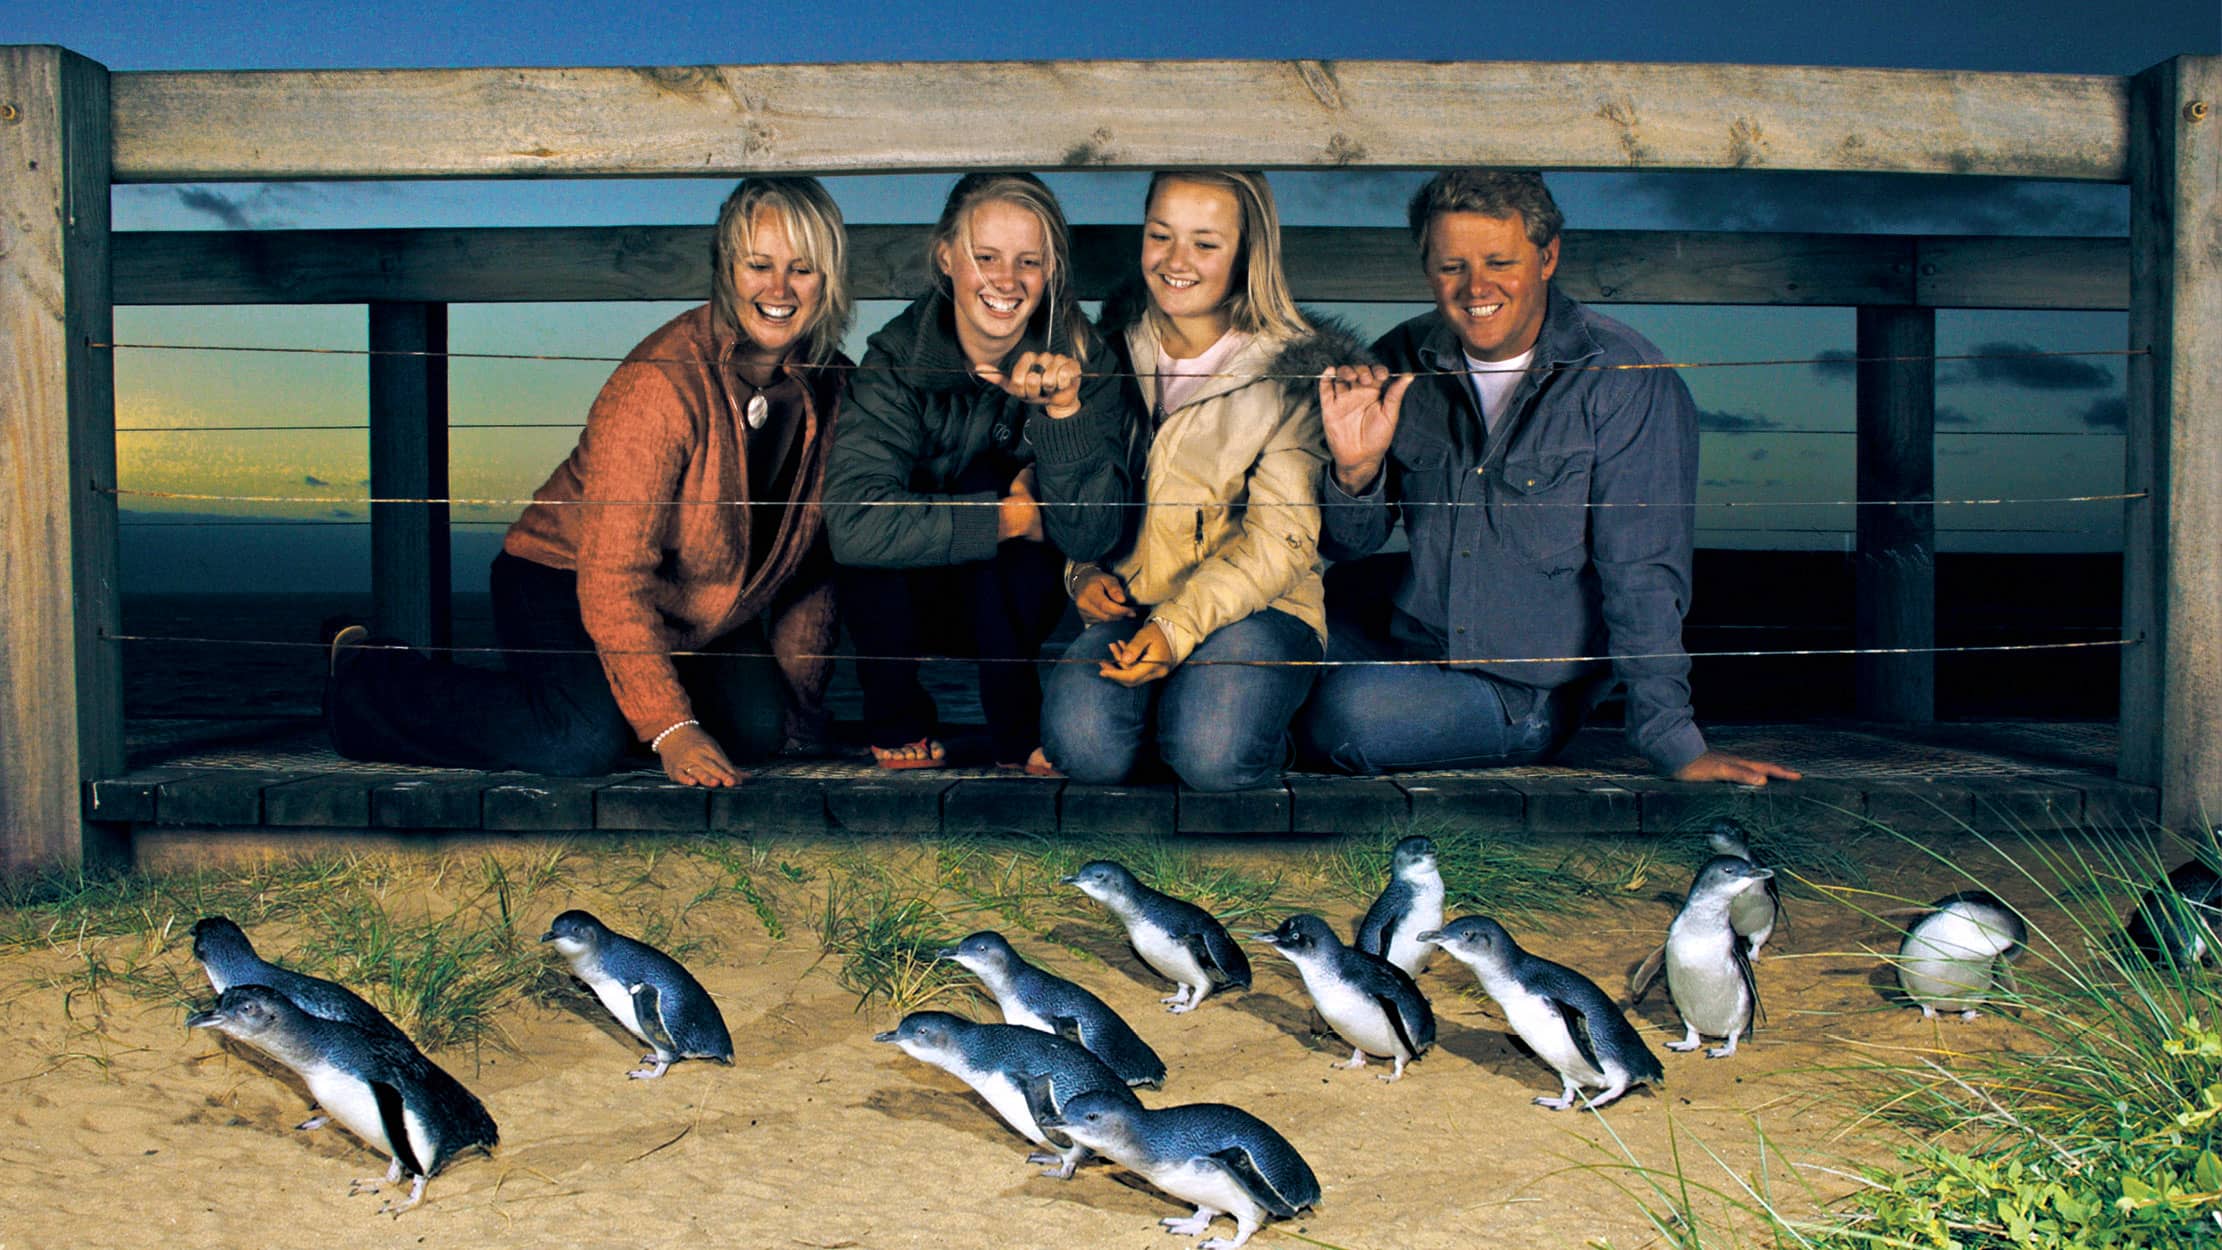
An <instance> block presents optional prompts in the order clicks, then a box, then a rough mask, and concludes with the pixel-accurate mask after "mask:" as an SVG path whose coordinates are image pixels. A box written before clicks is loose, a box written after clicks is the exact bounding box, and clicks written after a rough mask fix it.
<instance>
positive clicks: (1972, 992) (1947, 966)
mask: <svg viewBox="0 0 2222 1250" xmlns="http://www.w3.org/2000/svg"><path fill="white" fill-rule="evenodd" d="M2028 941H2029V929H2028V926H2026V925H2024V924H2023V923H2022V919H2021V916H2020V915H2019V914H2018V913H2016V912H2015V911H2014V909H2013V908H2011V907H2008V906H2007V905H2006V904H2005V903H2003V902H2001V901H2000V900H1999V899H1998V897H1997V896H1996V895H1994V894H1989V893H1986V892H1984V891H1982V890H1963V891H1961V892H1959V893H1957V894H1947V895H1945V896H1944V897H1943V898H1940V899H1938V900H1937V901H1936V902H1935V903H1933V904H1931V905H1930V911H1929V914H1928V915H1926V916H1923V917H1922V918H1921V919H1919V920H1916V921H1914V922H1913V925H1912V927H1910V928H1908V929H1907V930H1906V936H1905V940H1904V941H1901V942H1900V943H1899V944H1898V960H1897V963H1898V985H1899V987H1900V988H1901V989H1903V990H1905V992H1906V997H1907V998H1909V999H1912V1000H1913V1001H1914V1002H1915V1003H1916V1004H1918V1005H1919V1006H1920V1008H1921V1017H1922V1018H1923V1019H1925V1020H1934V1019H1936V1016H1937V1009H1938V1008H1940V1007H1941V1008H1943V1009H1945V1010H1947V1011H1958V1012H1959V1013H1960V1019H1962V1020H1973V1019H1974V1018H1975V1017H1976V1016H1977V1015H1978V1014H1979V1013H1978V1012H1977V1011H1976V1008H1977V1007H1978V1006H1980V1005H1982V1004H1983V1003H1984V1002H1986V1001H1988V999H1989V997H1990V993H1991V987H1992V986H1993V985H1994V984H1998V983H2004V985H2005V988H2006V989H2008V990H2009V991H2011V989H2012V981H2013V969H2012V965H2011V964H2009V963H2008V961H2009V960H2011V959H2012V958H2013V957H2014V956H2015V955H2016V954H2019V953H2020V951H2021V948H2022V947H2023V946H2024V945H2025V944H2026V943H2027V942H2028Z"/></svg>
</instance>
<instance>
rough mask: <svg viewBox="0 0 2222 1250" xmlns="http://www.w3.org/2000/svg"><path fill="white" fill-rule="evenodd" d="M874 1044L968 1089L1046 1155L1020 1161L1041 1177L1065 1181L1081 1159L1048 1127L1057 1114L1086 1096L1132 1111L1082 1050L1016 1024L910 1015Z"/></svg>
mask: <svg viewBox="0 0 2222 1250" xmlns="http://www.w3.org/2000/svg"><path fill="white" fill-rule="evenodd" d="M872 1040H873V1041H875V1042H892V1043H893V1044H895V1045H896V1046H899V1047H901V1048H902V1051H903V1053H904V1054H906V1055H909V1056H910V1057H911V1058H913V1059H917V1060H919V1061H921V1062H924V1063H930V1064H932V1065H933V1066H935V1067H937V1068H940V1069H941V1070H942V1071H944V1072H947V1073H948V1074H949V1075H951V1076H953V1077H955V1078H957V1079H958V1080H960V1081H963V1082H964V1083H965V1084H967V1085H969V1086H971V1087H972V1091H973V1092H974V1093H976V1094H978V1095H979V1096H980V1097H982V1098H984V1099H986V1100H987V1104H988V1106H989V1107H991V1108H993V1109H994V1111H995V1114H997V1115H999V1116H1001V1117H1002V1118H1003V1122H1004V1123H1005V1124H1008V1125H1010V1126H1011V1127H1012V1128H1014V1129H1016V1130H1018V1133H1019V1135H1020V1136H1022V1137H1024V1138H1025V1139H1026V1140H1028V1141H1030V1142H1033V1143H1034V1144H1035V1145H1037V1146H1047V1147H1048V1148H1049V1150H1048V1152H1046V1153H1044V1152H1037V1153H1034V1154H1030V1155H1028V1156H1026V1161H1027V1162H1028V1163H1054V1164H1056V1165H1057V1166H1056V1167H1054V1168H1051V1169H1049V1170H1048V1171H1046V1172H1044V1173H1042V1175H1044V1176H1053V1177H1056V1178H1057V1179H1058V1180H1069V1179H1071V1178H1072V1173H1073V1169H1074V1168H1077V1167H1079V1166H1080V1164H1081V1162H1082V1161H1083V1160H1085V1159H1086V1158H1087V1157H1088V1147H1086V1146H1083V1145H1080V1144H1078V1143H1076V1142H1074V1141H1073V1140H1072V1139H1071V1138H1069V1137H1067V1136H1066V1135H1065V1134H1063V1133H1062V1132H1059V1131H1058V1130H1057V1129H1055V1128H1054V1127H1045V1121H1046V1122H1048V1124H1051V1125H1054V1124H1055V1122H1056V1114H1057V1111H1058V1109H1059V1108H1061V1107H1064V1106H1066V1105H1067V1104H1069V1103H1071V1102H1072V1101H1073V1100H1074V1099H1076V1098H1079V1097H1081V1096H1083V1095H1087V1094H1097V1095H1101V1096H1102V1097H1104V1098H1105V1099H1106V1100H1108V1101H1109V1102H1112V1103H1124V1104H1127V1105H1132V1106H1135V1107H1139V1106H1141V1105H1142V1104H1141V1103H1139V1102H1136V1101H1135V1098H1134V1094H1133V1092H1132V1091H1131V1090H1129V1089H1127V1087H1126V1082H1125V1081H1122V1080H1120V1079H1119V1076H1118V1074H1117V1073H1115V1072H1113V1071H1112V1070H1111V1069H1109V1068H1107V1067H1105V1066H1103V1061H1102V1060H1100V1059H1097V1058H1096V1057H1095V1056H1094V1055H1091V1054H1089V1053H1088V1052H1087V1051H1086V1050H1084V1049H1082V1048H1081V1047H1080V1045H1079V1044H1078V1043H1075V1042H1068V1041H1066V1040H1065V1039H1064V1038H1061V1037H1058V1036H1056V1035H1054V1034H1050V1033H1044V1032H1042V1031H1041V1030H1040V1029H1029V1028H1026V1027H1024V1026H1022V1025H1016V1024H975V1023H973V1022H972V1021H970V1020H967V1019H965V1018H964V1017H962V1016H953V1015H951V1014H949V1013H948V1012H946V1011H914V1012H912V1013H910V1014H909V1015H907V1016H904V1017H903V1019H902V1023H900V1024H898V1025H896V1026H895V1028H894V1029H892V1030H890V1031H888V1032H886V1033H876V1034H874V1035H873V1036H872Z"/></svg>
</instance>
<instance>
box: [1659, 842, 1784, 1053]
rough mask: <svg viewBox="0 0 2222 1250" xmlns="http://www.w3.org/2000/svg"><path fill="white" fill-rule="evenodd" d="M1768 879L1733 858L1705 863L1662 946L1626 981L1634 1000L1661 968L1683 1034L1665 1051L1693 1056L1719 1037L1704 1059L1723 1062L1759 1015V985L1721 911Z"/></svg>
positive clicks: (1762, 871) (1771, 873)
mask: <svg viewBox="0 0 2222 1250" xmlns="http://www.w3.org/2000/svg"><path fill="white" fill-rule="evenodd" d="M1773 876H1774V870H1773V869H1771V868H1761V867H1759V866H1757V865H1755V864H1753V863H1752V862H1751V861H1750V860H1748V859H1742V858H1739V857H1737V856H1734V855H1715V856H1714V857H1713V858H1711V859H1709V860H1707V861H1705V864H1704V866H1703V867H1701V868H1699V869H1698V870H1697V877H1696V879H1695V880H1693V881H1691V882H1690V892H1689V896H1688V897H1687V898H1686V899H1685V900H1684V901H1683V903H1682V910H1681V911H1680V912H1679V913H1677V914H1676V915H1675V917H1674V922H1673V923H1672V924H1670V925H1668V926H1667V940H1666V945H1665V946H1662V947H1661V948H1659V949H1658V950H1656V951H1654V952H1652V954H1651V956H1650V958H1648V959H1646V960H1644V962H1643V966H1642V967H1640V968H1638V969H1637V970H1636V972H1635V975H1634V976H1633V977H1631V978H1630V979H1629V988H1630V989H1631V990H1632V991H1634V993H1635V995H1636V997H1637V998H1638V999H1641V998H1642V997H1643V994H1644V992H1645V991H1646V990H1648V989H1650V987H1651V982H1652V980H1653V979H1654V978H1656V977H1657V976H1658V974H1659V972H1660V970H1661V968H1662V967H1663V968H1664V970H1665V972H1666V981H1667V993H1668V994H1669V995H1670V996H1671V997H1672V998H1673V999H1674V1009H1675V1010H1676V1011H1678V1012H1680V1013H1681V1015H1682V1024H1683V1027H1684V1028H1685V1029H1686V1030H1687V1032H1686V1033H1685V1034H1684V1036H1683V1038H1682V1040H1681V1041H1679V1042H1668V1043H1667V1044H1666V1047H1667V1049H1668V1050H1685V1051H1686V1050H1696V1049H1697V1048H1698V1047H1699V1046H1702V1045H1704V1042H1703V1041H1702V1040H1701V1036H1702V1037H1725V1038H1727V1039H1728V1040H1727V1043H1726V1044H1725V1045H1722V1046H1716V1047H1714V1048H1712V1049H1710V1050H1707V1051H1706V1052H1705V1057H1706V1058H1708V1059H1726V1058H1728V1057H1729V1056H1731V1055H1733V1054H1735V1053H1736V1038H1737V1036H1738V1035H1739V1034H1741V1035H1743V1036H1746V1037H1749V1036H1750V1033H1751V1029H1752V1027H1753V1021H1754V1020H1755V1019H1756V1018H1757V1017H1758V1016H1759V1015H1760V1014H1761V1008H1760V1005H1759V983H1758V981H1757V980H1756V979H1755V978H1754V977H1753V976H1752V971H1751V956H1750V954H1749V952H1747V951H1746V950H1745V949H1744V946H1743V943H1741V942H1739V941H1738V940H1737V935H1736V930H1735V928H1734V927H1733V926H1732V925H1731V924H1730V922H1729V919H1728V909H1729V904H1730V903H1731V902H1732V901H1733V900H1734V899H1735V898H1736V896H1737V895H1739V894H1742V893H1745V892H1746V891H1751V890H1758V889H1761V888H1762V887H1764V885H1765V884H1766V882H1767V880H1768V879H1769V878H1771V877H1773Z"/></svg>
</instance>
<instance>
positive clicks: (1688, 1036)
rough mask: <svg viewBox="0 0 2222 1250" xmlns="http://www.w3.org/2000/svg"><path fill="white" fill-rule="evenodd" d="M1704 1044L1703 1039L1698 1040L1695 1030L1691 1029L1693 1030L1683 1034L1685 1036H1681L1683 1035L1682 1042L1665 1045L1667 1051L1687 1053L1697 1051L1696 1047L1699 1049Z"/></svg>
mask: <svg viewBox="0 0 2222 1250" xmlns="http://www.w3.org/2000/svg"><path fill="white" fill-rule="evenodd" d="M1704 1044H1705V1041H1704V1039H1703V1038H1700V1037H1699V1036H1698V1035H1697V1030H1696V1029H1694V1028H1693V1029H1691V1030H1690V1031H1689V1032H1687V1033H1685V1034H1683V1035H1682V1040H1681V1041H1679V1042H1668V1043H1667V1044H1666V1048H1667V1049H1668V1050H1676V1051H1684V1052H1687V1051H1692V1050H1696V1049H1697V1048H1698V1047H1700V1046H1703V1045H1704Z"/></svg>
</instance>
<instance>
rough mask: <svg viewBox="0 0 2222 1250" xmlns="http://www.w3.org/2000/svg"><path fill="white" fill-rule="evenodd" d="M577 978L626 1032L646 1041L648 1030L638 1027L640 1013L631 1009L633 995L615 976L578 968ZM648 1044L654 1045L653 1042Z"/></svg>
mask: <svg viewBox="0 0 2222 1250" xmlns="http://www.w3.org/2000/svg"><path fill="white" fill-rule="evenodd" d="M579 979H580V980H581V981H584V982H586V988H588V989H590V990H593V991H594V997H596V998H598V999H600V1000H602V1005H603V1006H604V1007H607V1008H609V1013H610V1014H611V1015H613V1016H616V1017H617V1022H618V1023H619V1024H622V1025H624V1026H625V1031H626V1032H628V1033H631V1034H632V1035H633V1036H634V1037H637V1038H639V1039H640V1040H641V1041H643V1042H648V1031H647V1030H646V1029H643V1028H641V1027H640V1013H639V1012H637V1011H635V1010H633V996H632V994H631V993H630V992H629V991H627V990H626V988H625V987H624V986H623V985H620V984H618V981H617V978H616V977H609V976H603V975H602V974H601V973H600V972H599V971H596V972H587V971H584V970H580V971H579ZM648 1044H649V1045H651V1046H653V1045H655V1043H654V1042H648Z"/></svg>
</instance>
